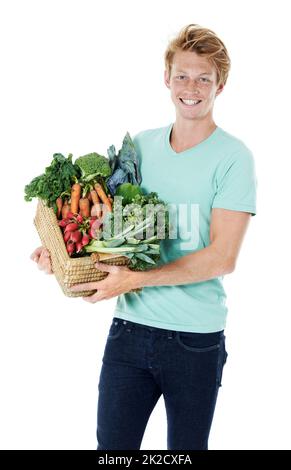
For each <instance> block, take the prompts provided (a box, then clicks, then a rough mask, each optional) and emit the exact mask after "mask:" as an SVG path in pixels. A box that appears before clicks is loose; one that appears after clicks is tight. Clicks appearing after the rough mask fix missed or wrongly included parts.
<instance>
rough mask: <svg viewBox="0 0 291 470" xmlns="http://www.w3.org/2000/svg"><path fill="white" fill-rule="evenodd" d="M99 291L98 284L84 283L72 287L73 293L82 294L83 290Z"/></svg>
mask: <svg viewBox="0 0 291 470" xmlns="http://www.w3.org/2000/svg"><path fill="white" fill-rule="evenodd" d="M94 289H95V290H97V287H96V282H83V283H82V284H75V285H74V286H72V287H70V290H71V291H72V292H82V291H83V290H94Z"/></svg>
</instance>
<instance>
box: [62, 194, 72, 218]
mask: <svg viewBox="0 0 291 470" xmlns="http://www.w3.org/2000/svg"><path fill="white" fill-rule="evenodd" d="M70 209H71V208H70V204H69V203H68V199H65V202H64V204H63V207H62V219H65V218H66V217H67V215H68V212H70Z"/></svg>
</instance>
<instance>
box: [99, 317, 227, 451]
mask: <svg viewBox="0 0 291 470" xmlns="http://www.w3.org/2000/svg"><path fill="white" fill-rule="evenodd" d="M226 358H227V352H226V350H225V336H224V332H223V331H219V332H215V333H184V332H177V331H171V330H166V329H160V328H153V327H149V326H145V325H141V324H138V323H133V322H130V321H125V320H121V319H119V318H113V321H112V324H111V326H110V330H109V333H108V337H107V342H106V346H105V351H104V356H103V364H102V369H101V373H100V380H99V387H98V389H99V398H98V413H97V442H98V446H97V450H103V449H105V450H134V449H140V445H141V442H142V438H143V435H144V431H145V428H146V425H147V422H148V420H149V417H150V415H151V413H152V411H153V409H154V407H155V405H156V403H157V401H158V399H159V398H160V396H161V395H163V398H164V402H165V406H166V414H167V426H168V428H167V448H168V449H173V450H207V449H208V436H209V432H210V427H211V423H212V419H213V414H214V409H215V404H216V399H217V394H218V390H219V387H220V386H221V379H222V371H223V366H224V364H225V361H226Z"/></svg>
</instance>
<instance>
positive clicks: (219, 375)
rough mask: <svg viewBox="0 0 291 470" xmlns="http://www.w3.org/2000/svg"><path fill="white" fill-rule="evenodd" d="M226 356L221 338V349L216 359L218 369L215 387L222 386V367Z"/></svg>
mask: <svg viewBox="0 0 291 470" xmlns="http://www.w3.org/2000/svg"><path fill="white" fill-rule="evenodd" d="M227 356H228V353H227V352H226V349H225V341H224V338H223V340H222V347H221V350H220V354H219V357H218V367H217V385H218V386H219V387H221V386H222V374H223V368H224V365H225V363H226V361H227Z"/></svg>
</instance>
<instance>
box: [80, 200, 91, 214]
mask: <svg viewBox="0 0 291 470" xmlns="http://www.w3.org/2000/svg"><path fill="white" fill-rule="evenodd" d="M79 207H80V214H81V215H82V216H83V217H90V201H89V199H88V198H87V197H81V199H80V200H79Z"/></svg>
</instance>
